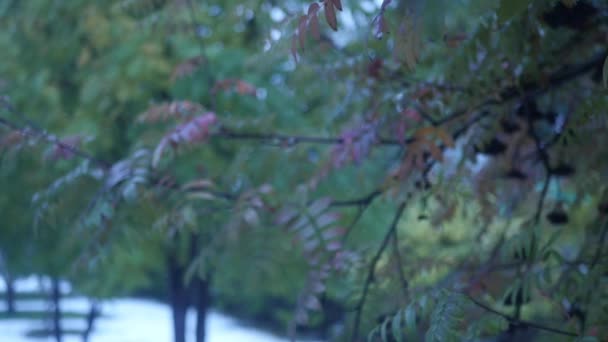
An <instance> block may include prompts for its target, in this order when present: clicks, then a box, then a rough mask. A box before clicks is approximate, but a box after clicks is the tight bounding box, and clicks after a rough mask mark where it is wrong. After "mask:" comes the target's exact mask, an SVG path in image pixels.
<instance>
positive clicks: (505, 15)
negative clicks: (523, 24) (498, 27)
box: [497, 0, 529, 24]
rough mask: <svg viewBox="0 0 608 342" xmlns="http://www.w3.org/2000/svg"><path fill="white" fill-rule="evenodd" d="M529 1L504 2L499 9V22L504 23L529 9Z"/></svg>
mask: <svg viewBox="0 0 608 342" xmlns="http://www.w3.org/2000/svg"><path fill="white" fill-rule="evenodd" d="M528 4H529V1H528V0H502V1H501V2H500V7H498V12H497V15H498V22H499V23H501V24H502V23H504V22H506V21H508V20H511V18H513V17H515V16H516V15H518V14H520V13H521V12H523V11H524V10H526V9H527V8H528Z"/></svg>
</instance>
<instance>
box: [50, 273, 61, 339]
mask: <svg viewBox="0 0 608 342" xmlns="http://www.w3.org/2000/svg"><path fill="white" fill-rule="evenodd" d="M51 291H52V292H51V300H52V302H53V335H54V336H55V340H56V341H57V342H61V337H62V336H61V335H62V331H61V306H60V303H59V302H60V300H61V289H60V288H59V279H58V278H56V277H53V279H52V289H51Z"/></svg>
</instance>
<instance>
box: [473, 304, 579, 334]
mask: <svg viewBox="0 0 608 342" xmlns="http://www.w3.org/2000/svg"><path fill="white" fill-rule="evenodd" d="M465 295H466V296H467V297H468V298H469V300H470V301H471V302H473V303H474V304H475V305H477V306H478V307H480V308H482V309H484V310H485V311H487V312H490V313H493V314H495V315H498V316H500V317H502V318H504V319H506V320H507V321H509V322H512V323H517V324H519V325H523V326H527V327H530V328H534V329H538V330H544V331H548V332H552V333H555V334H559V335H564V336H572V337H578V336H579V335H578V334H576V333H573V332H570V331H565V330H560V329H556V328H551V327H547V326H544V325H540V324H538V323H534V322H530V321H525V320H521V319H514V318H513V317H511V316H510V315H507V314H504V313H502V312H500V311H498V310H495V309H493V308H491V307H490V306H488V305H486V304H484V303H482V302H480V301H478V300H477V299H475V298H473V297H472V296H471V295H469V294H465Z"/></svg>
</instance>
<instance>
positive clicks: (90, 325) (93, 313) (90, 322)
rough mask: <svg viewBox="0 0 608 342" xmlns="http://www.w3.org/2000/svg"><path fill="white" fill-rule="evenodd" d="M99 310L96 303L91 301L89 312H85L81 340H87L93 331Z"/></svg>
mask: <svg viewBox="0 0 608 342" xmlns="http://www.w3.org/2000/svg"><path fill="white" fill-rule="evenodd" d="M99 314H100V311H99V308H98V306H97V303H95V302H93V303H91V307H90V308H89V313H88V314H87V327H86V328H85V330H84V332H83V333H82V342H88V341H89V338H90V337H91V333H92V332H93V329H94V326H95V320H96V319H97V317H99Z"/></svg>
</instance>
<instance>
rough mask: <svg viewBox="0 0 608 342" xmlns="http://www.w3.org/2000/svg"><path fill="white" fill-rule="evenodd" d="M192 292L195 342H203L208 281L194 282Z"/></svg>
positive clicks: (197, 280)
mask: <svg viewBox="0 0 608 342" xmlns="http://www.w3.org/2000/svg"><path fill="white" fill-rule="evenodd" d="M193 281H194V284H193V285H194V290H195V298H196V342H205V336H206V333H207V330H206V326H205V323H206V319H207V310H208V308H209V299H210V297H209V282H210V279H209V278H208V279H201V278H199V277H197V278H195V279H194V280H193Z"/></svg>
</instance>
